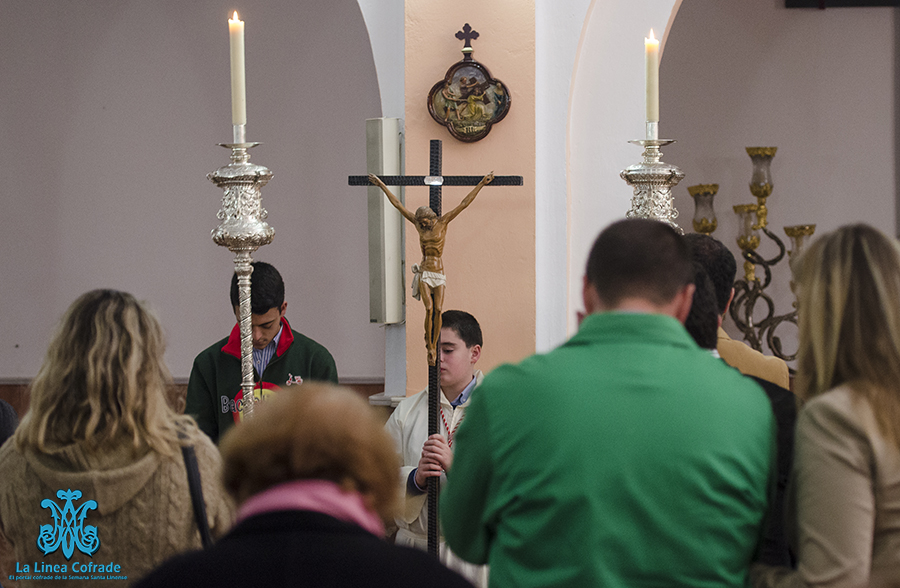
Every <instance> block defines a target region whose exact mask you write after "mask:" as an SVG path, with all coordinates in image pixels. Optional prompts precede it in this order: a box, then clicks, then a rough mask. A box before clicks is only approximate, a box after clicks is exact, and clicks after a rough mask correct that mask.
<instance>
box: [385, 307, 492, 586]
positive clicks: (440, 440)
mask: <svg viewBox="0 0 900 588" xmlns="http://www.w3.org/2000/svg"><path fill="white" fill-rule="evenodd" d="M441 316H442V325H441V345H440V351H441V392H442V394H441V409H440V415H439V427H440V431H441V434H437V435H431V436H430V437H429V436H428V391H427V389H426V390H422V391H421V392H419V393H418V394H415V395H413V396H410V397H409V398H406V399H404V400H402V401H401V402H400V404H399V405H398V406H397V409H396V410H395V411H394V413H393V414H392V415H391V418H390V419H388V422H387V424H386V425H385V428H386V429H387V431H388V432H389V433H390V434H391V436H392V437H393V438H394V442H395V443H396V444H397V451H398V453H399V454H400V460H401V468H400V474H401V477H402V481H403V487H404V495H403V501H402V508H401V513H400V516H398V517H397V518H396V519H395V521H396V523H397V527H398V530H397V537H396V539H395V543H396V544H397V545H407V546H412V547H417V548H419V549H423V550H424V549H427V545H428V540H427V532H428V512H427V511H428V509H427V505H426V496H427V495H426V493H425V490H426V488H427V484H428V478H429V477H440V479H441V484H442V485H443V482H444V481H445V480H446V476H445V472H446V471H448V470H449V469H450V466H451V464H452V463H453V435H454V433H456V429H457V428H459V425H460V423H462V421H463V419H464V418H465V414H466V407H467V406H468V405H469V401H470V400H471V394H472V390H473V389H474V388H475V387H476V386H477V385H478V384H479V383H480V382H481V378H482V375H481V371H480V370H477V369H475V364H476V363H477V362H478V359H479V358H480V357H481V345H482V337H481V327H480V326H479V324H478V321H477V320H475V317H473V316H472V315H471V314H469V313H467V312H463V311H460V310H448V311H446V312H444V313H442V315H441ZM440 552H441V561H442V562H443V563H444V564H445V565H447V567H449V568H450V569H453V570H456V571H457V572H459V573H461V574H462V575H463V576H465V577H466V578H467V579H468V580H469V581H470V582H472V583H473V584H475V585H476V586H478V587H479V588H487V579H488V569H487V566H477V565H474V564H470V563H468V562H465V561H463V560H461V559H459V558H458V557H456V556H455V555H454V554H453V553H452V552H451V551H450V550H449V549H448V548H447V546H446V545H444V541H443V539H441V546H440Z"/></svg>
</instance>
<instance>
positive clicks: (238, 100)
mask: <svg viewBox="0 0 900 588" xmlns="http://www.w3.org/2000/svg"><path fill="white" fill-rule="evenodd" d="M228 31H229V37H230V44H231V119H232V123H233V125H234V141H233V142H232V143H219V145H221V146H222V147H225V148H227V149H231V163H229V164H228V165H226V166H223V167H220V168H219V169H217V170H216V171H214V172H212V173H210V174H207V176H206V177H207V178H209V180H210V181H211V182H213V183H214V184H215V185H216V186H218V187H220V188H222V189H223V190H225V194H224V195H223V196H222V208H221V210H219V213H218V214H217V215H216V216H217V218H218V219H219V220H220V221H222V224H220V225H219V226H218V227H216V228H215V229H213V230H212V240H213V241H214V242H215V243H216V244H217V245H221V246H223V247H227V248H228V249H229V250H230V251H231V252H232V253H234V272H235V274H237V277H238V300H239V304H238V324H239V328H240V333H241V393H242V401H241V414H242V417H243V418H249V417H250V416H252V415H253V403H254V396H253V388H254V381H253V334H252V333H253V332H252V326H251V305H250V274H251V273H252V272H253V266H252V265H251V264H252V262H253V259H252V257H251V254H252V253H253V252H254V251H256V250H257V249H258V248H260V247H261V246H263V245H267V244H269V243H271V242H272V239H273V238H274V236H275V229H273V228H272V227H270V226H269V225H268V223H266V222H265V219H266V218H267V217H268V212H266V209H265V208H263V207H262V195H261V194H260V190H261V189H262V187H263V186H265V185H266V184H267V183H268V182H269V180H270V179H272V172H271V171H269V169H268V168H265V167H263V166H261V165H255V164H252V163H250V154H249V153H248V150H249V149H250V148H251V147H255V146H257V145H259V143H247V142H246V138H245V132H246V124H247V95H246V86H245V81H244V23H243V22H242V21H240V20H238V18H237V12H235V13H234V18H233V19H232V20H229V21H228Z"/></svg>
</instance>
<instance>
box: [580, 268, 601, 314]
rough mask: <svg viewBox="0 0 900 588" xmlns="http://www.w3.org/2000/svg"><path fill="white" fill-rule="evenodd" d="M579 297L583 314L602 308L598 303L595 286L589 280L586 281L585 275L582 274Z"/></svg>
mask: <svg viewBox="0 0 900 588" xmlns="http://www.w3.org/2000/svg"><path fill="white" fill-rule="evenodd" d="M581 298H582V301H583V302H584V313H585V314H592V313H595V312H599V311H600V310H602V305H601V304H600V295H599V294H597V288H596V287H594V285H593V284H591V283H590V281H588V277H587V276H584V282H583V285H582V291H581Z"/></svg>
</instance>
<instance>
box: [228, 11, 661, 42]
mask: <svg viewBox="0 0 900 588" xmlns="http://www.w3.org/2000/svg"><path fill="white" fill-rule="evenodd" d="M234 14H235V15H237V12H235V13H234ZM235 18H237V16H235ZM647 40H648V41H655V40H656V37H654V36H653V29H650V38H649V39H647Z"/></svg>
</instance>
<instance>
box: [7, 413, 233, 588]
mask: <svg viewBox="0 0 900 588" xmlns="http://www.w3.org/2000/svg"><path fill="white" fill-rule="evenodd" d="M186 433H187V435H188V438H189V441H190V443H191V444H192V445H193V446H194V451H195V453H196V455H197V463H198V465H199V467H200V478H201V481H202V486H203V498H204V501H205V502H206V509H207V511H206V513H207V519H208V521H209V526H210V530H211V531H212V534H213V536H214V537H218V536H220V535H223V534H224V533H225V531H227V530H228V527H229V526H230V525H231V522H232V520H233V513H234V507H233V505H232V502H231V500H230V499H229V498H228V497H227V496H226V495H225V490H224V488H223V487H222V483H221V481H220V476H221V469H222V460H221V457H220V456H219V451H218V449H216V447H215V446H214V445H213V444H212V441H210V440H209V437H207V436H206V435H204V434H203V433H202V432H201V431H200V430H199V429H198V428H197V427H196V426H192V427H190V429H189V430H187V431H186ZM0 481H2V482H0V573H2V576H0V578H2V583H3V586H4V587H5V586H7V583H9V585H10V586H16V585H18V586H20V587H22V588H24V587H27V586H53V587H54V588H64V587H66V586H75V587H80V588H85V587H86V586H92V585H94V583H93V582H91V581H90V579H88V580H82V579H76V578H77V577H81V576H86V577H87V578H90V576H92V575H99V576H115V577H117V578H118V577H122V576H127V580H124V579H123V580H119V579H114V580H104V581H103V582H102V583H100V584H102V585H103V586H106V587H107V588H113V587H114V586H125V585H127V584H131V583H132V582H134V581H135V580H137V579H138V578H140V577H141V576H143V575H144V574H146V573H147V572H148V571H150V570H151V569H153V568H154V567H155V566H157V565H159V564H160V563H162V562H163V561H164V560H166V559H168V558H170V557H172V556H173V555H176V554H178V553H181V552H184V551H187V550H190V549H199V548H200V547H201V544H200V534H199V531H198V530H197V525H196V523H195V522H194V511H193V507H192V505H191V498H190V492H189V490H188V482H187V471H186V470H185V466H184V459H183V458H182V455H181V451H178V452H177V453H176V454H175V455H173V456H171V457H167V456H162V455H159V454H158V453H156V452H154V451H145V452H144V454H143V455H141V456H138V457H137V458H135V457H133V456H132V454H131V450H130V448H127V447H126V448H122V449H121V450H116V451H111V452H104V453H89V452H86V451H85V450H84V449H83V448H82V447H81V446H78V445H67V446H60V447H56V448H54V449H53V450H51V451H49V452H47V453H40V454H39V453H35V452H33V451H31V450H26V451H24V452H21V451H19V448H18V447H17V446H16V439H15V437H13V438H12V439H10V440H9V441H8V442H7V443H5V444H4V445H3V448H2V449H0ZM60 490H62V491H68V490H72V491H76V490H77V491H78V492H80V496H78V498H76V499H75V500H72V501H71V507H72V508H74V509H76V510H77V511H78V512H79V513H82V514H84V515H85V516H84V519H83V521H82V523H81V524H80V525H79V528H81V529H85V530H88V533H90V530H89V529H88V527H89V526H91V527H95V528H96V534H97V537H98V538H99V546H98V547H97V548H96V551H95V552H93V553H91V554H90V555H87V554H86V553H84V551H83V550H82V549H81V547H79V546H74V548H73V551H72V552H71V553H70V554H69V555H70V557H69V558H67V557H66V556H65V553H64V552H65V551H66V550H65V549H64V547H63V546H60V547H59V548H57V549H55V550H51V551H50V552H49V553H47V554H46V555H45V554H44V552H43V550H42V549H41V548H39V546H38V543H37V540H38V537H39V536H40V535H41V534H42V531H43V529H42V527H43V526H45V527H46V531H47V533H48V534H50V535H51V536H55V535H57V534H58V533H57V532H56V529H55V521H54V519H53V513H54V512H55V511H56V509H55V508H53V507H52V505H51V504H50V501H52V502H53V503H55V504H56V505H57V508H59V509H64V508H65V505H66V500H65V499H63V498H62V497H60V496H58V493H59V491H60ZM89 501H94V503H96V504H95V506H94V508H90V506H91V505H90V504H89ZM42 503H43V504H42ZM78 535H79V536H80V537H82V535H81V533H78ZM45 545H46V542H45ZM83 545H86V546H88V547H87V550H88V551H91V548H90V543H89V542H86V543H84V544H83ZM35 563H37V564H38V567H39V568H40V567H43V566H44V565H48V566H59V567H58V569H60V570H62V566H65V568H66V571H65V572H64V573H61V572H55V573H53V572H51V574H52V575H54V576H57V575H58V576H60V577H61V578H60V579H59V580H56V579H53V580H50V581H47V580H44V579H43V578H40V579H38V578H36V576H44V575H46V574H43V573H41V572H40V571H39V572H38V574H35V573H34V569H33V568H34V565H35ZM110 563H112V564H113V565H114V566H115V565H118V566H119V570H118V572H114V573H99V574H98V573H96V572H94V573H91V572H90V571H88V570H89V569H90V568H84V567H83V566H85V565H89V564H97V565H99V564H103V565H104V566H106V565H108V564H110ZM17 565H18V567H19V570H21V571H24V569H25V566H28V567H29V572H27V573H17V572H16V566H17ZM9 576H14V577H15V576H26V577H27V576H31V578H30V579H22V580H20V581H18V582H10V581H9V580H8V579H9ZM65 576H69V578H68V579H65Z"/></svg>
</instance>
